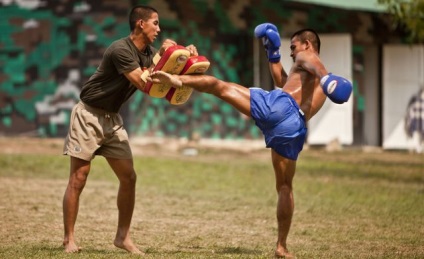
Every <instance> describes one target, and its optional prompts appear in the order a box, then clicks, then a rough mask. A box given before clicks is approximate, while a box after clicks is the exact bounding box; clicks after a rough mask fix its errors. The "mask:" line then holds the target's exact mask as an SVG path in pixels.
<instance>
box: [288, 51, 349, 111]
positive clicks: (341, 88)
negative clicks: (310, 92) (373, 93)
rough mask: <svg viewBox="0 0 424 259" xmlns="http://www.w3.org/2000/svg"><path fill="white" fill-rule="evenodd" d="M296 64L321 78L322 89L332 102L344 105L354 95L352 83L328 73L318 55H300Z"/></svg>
mask: <svg viewBox="0 0 424 259" xmlns="http://www.w3.org/2000/svg"><path fill="white" fill-rule="evenodd" d="M296 64H297V65H299V66H301V67H302V68H303V69H305V70H306V71H308V72H309V73H311V74H313V75H315V76H316V77H318V78H320V84H321V87H322V89H323V91H324V93H325V95H327V96H328V98H329V99H330V100H331V101H332V102H334V103H338V104H342V103H344V102H347V101H348V100H349V97H350V95H351V94H352V88H353V87H352V83H351V82H349V81H348V80H347V79H345V78H343V77H341V76H336V75H333V74H332V73H328V71H327V69H326V68H325V67H324V64H322V62H321V60H320V58H319V57H318V55H316V54H312V53H306V52H303V53H298V54H297V57H296Z"/></svg>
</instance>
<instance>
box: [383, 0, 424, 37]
mask: <svg viewBox="0 0 424 259" xmlns="http://www.w3.org/2000/svg"><path fill="white" fill-rule="evenodd" d="M378 3H380V4H383V5H385V6H386V7H387V10H388V12H389V13H390V14H392V15H393V18H394V25H395V26H405V28H406V29H407V31H408V32H409V33H410V35H409V40H410V42H411V43H424V0H378Z"/></svg>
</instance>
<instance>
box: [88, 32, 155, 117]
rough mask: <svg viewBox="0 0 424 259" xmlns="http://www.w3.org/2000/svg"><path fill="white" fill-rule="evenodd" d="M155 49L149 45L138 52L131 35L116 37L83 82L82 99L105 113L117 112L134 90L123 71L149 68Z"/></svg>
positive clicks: (135, 88)
mask: <svg viewBox="0 0 424 259" xmlns="http://www.w3.org/2000/svg"><path fill="white" fill-rule="evenodd" d="M156 52H157V50H156V49H155V48H153V47H152V46H148V47H147V48H146V49H145V51H144V52H140V51H139V50H138V49H137V48H136V47H135V45H134V43H133V42H132V41H131V39H130V37H126V38H122V39H119V40H116V41H115V42H113V43H112V44H111V45H110V46H109V47H108V48H107V49H106V51H105V53H104V54H103V59H102V61H101V63H100V65H99V66H98V67H97V70H96V72H95V73H94V74H93V75H92V76H91V77H90V78H89V79H88V81H87V82H86V83H85V84H84V85H83V87H82V91H81V94H80V99H81V101H83V102H84V103H85V104H88V105H89V106H92V107H96V108H100V109H103V110H106V111H108V112H119V110H120V108H121V106H122V104H123V103H125V102H126V101H127V100H128V99H129V98H130V97H131V95H132V94H133V93H134V92H135V91H136V90H137V87H135V86H134V85H132V84H131V82H130V81H129V80H128V79H127V78H126V77H125V75H124V73H127V72H131V71H133V70H134V69H136V68H138V67H141V68H143V67H150V66H151V65H152V63H153V55H154V54H156Z"/></svg>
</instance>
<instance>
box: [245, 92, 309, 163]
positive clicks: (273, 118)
mask: <svg viewBox="0 0 424 259" xmlns="http://www.w3.org/2000/svg"><path fill="white" fill-rule="evenodd" d="M250 106H251V108H250V110H251V111H250V113H251V115H252V118H253V119H254V120H255V124H256V126H258V127H259V129H260V130H261V131H262V133H263V134H264V136H265V143H266V147H267V148H272V149H273V150H275V151H276V152H277V153H278V154H280V155H281V156H283V157H286V158H289V159H291V160H297V157H298V155H299V153H300V151H302V149H303V144H304V143H305V138H306V133H307V128H306V122H305V118H304V115H303V112H302V110H301V109H300V108H299V106H298V105H297V103H296V101H295V100H294V99H293V97H291V96H290V95H289V94H288V93H286V92H283V91H281V90H279V89H277V90H273V91H270V92H268V91H265V90H263V89H261V88H250Z"/></svg>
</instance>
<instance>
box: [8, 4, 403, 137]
mask: <svg viewBox="0 0 424 259" xmlns="http://www.w3.org/2000/svg"><path fill="white" fill-rule="evenodd" d="M134 4H149V5H152V6H154V7H155V8H156V9H158V11H159V15H160V22H161V29H162V33H161V35H160V38H159V40H158V41H157V42H156V43H157V45H159V44H160V42H161V41H162V40H163V39H165V38H172V39H174V40H176V41H177V42H179V43H180V44H182V45H187V44H190V43H194V44H195V45H196V46H197V47H198V49H199V50H200V52H201V54H202V55H205V56H207V57H208V58H209V60H210V61H211V67H210V69H209V70H208V74H211V75H214V76H216V77H218V78H221V79H224V80H228V81H233V82H237V83H239V84H242V85H245V86H248V87H250V86H253V85H252V82H253V69H252V68H253V57H252V56H253V55H252V53H253V43H254V38H253V29H254V27H255V26H256V25H257V24H259V23H262V22H266V21H269V22H273V23H275V24H276V25H277V26H278V27H279V28H280V30H281V31H282V36H287V37H288V36H290V35H291V33H293V32H294V31H296V30H298V29H300V28H304V27H310V28H314V29H315V30H317V31H318V32H325V33H332V32H343V33H346V32H348V33H351V34H352V36H353V40H354V42H353V44H354V45H358V46H361V45H367V44H372V45H376V44H377V45H378V44H382V43H387V42H393V41H398V40H399V38H400V37H399V36H401V35H400V34H399V33H394V32H390V29H391V28H390V25H389V22H388V18H387V17H386V16H384V15H382V14H378V13H368V12H355V11H348V10H342V9H332V8H325V7H317V6H313V5H306V4H301V3H295V2H287V1H275V0H250V1H248V0H233V1H226V0H152V1H148V0H146V1H94V0H86V1H70V0H62V1H54V0H52V1H41V0H39V1H0V17H1V18H0V30H1V32H2V33H1V35H0V116H1V117H0V135H16V134H27V135H28V134H29V135H37V136H63V135H64V134H65V133H66V131H67V126H68V120H69V114H70V110H71V108H72V106H73V105H74V104H75V102H76V101H77V100H78V98H79V97H78V95H79V91H80V87H81V86H82V84H83V82H84V81H85V80H86V79H87V78H88V77H89V76H90V75H91V74H92V72H93V71H94V70H95V69H96V67H97V65H98V63H99V60H100V59H101V57H102V53H103V51H104V50H105V48H106V47H107V46H108V45H109V44H110V43H111V42H112V41H114V40H116V39H118V38H121V37H125V36H127V35H128V34H129V28H128V21H127V20H128V19H127V14H128V11H129V9H130V8H131V6H132V5H134ZM264 87H270V86H264ZM122 113H123V115H124V118H125V122H126V127H127V129H128V131H129V132H130V134H132V135H141V134H142V135H150V136H162V135H166V136H176V137H189V136H190V135H191V134H192V133H193V132H194V131H195V132H197V133H199V134H200V135H201V136H202V137H206V138H231V139H234V138H260V137H261V135H260V133H259V131H258V130H257V129H256V127H255V126H254V124H253V122H252V121H250V120H247V119H246V118H245V117H244V116H242V115H240V113H238V112H237V111H235V110H234V109H233V108H232V107H230V106H229V105H228V104H226V103H224V102H222V101H220V100H219V99H217V98H215V97H213V96H208V95H206V94H200V93H194V94H193V95H192V97H191V99H190V100H189V101H188V102H187V103H186V104H184V105H182V106H171V105H169V104H168V102H167V101H166V100H164V99H155V98H150V97H147V96H146V95H144V94H142V93H136V94H135V95H134V96H133V98H132V100H131V101H130V102H129V103H128V105H127V106H126V107H124V109H123V110H122Z"/></svg>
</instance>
